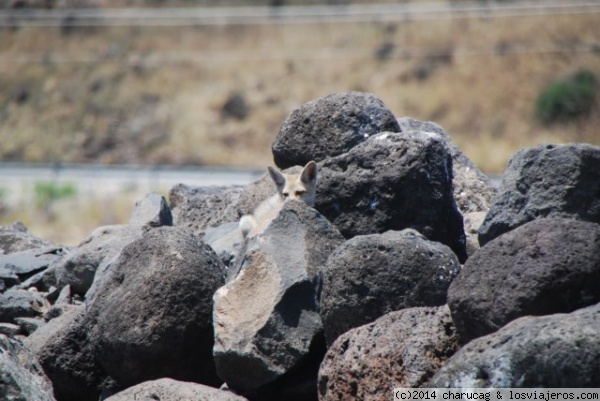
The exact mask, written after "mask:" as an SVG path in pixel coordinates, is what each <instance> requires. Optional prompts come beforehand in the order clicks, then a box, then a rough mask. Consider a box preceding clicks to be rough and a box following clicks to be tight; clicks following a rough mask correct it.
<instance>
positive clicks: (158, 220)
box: [129, 192, 173, 227]
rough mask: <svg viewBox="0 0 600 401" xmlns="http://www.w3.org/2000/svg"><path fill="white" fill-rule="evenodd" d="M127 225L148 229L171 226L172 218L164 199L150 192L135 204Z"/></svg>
mask: <svg viewBox="0 0 600 401" xmlns="http://www.w3.org/2000/svg"><path fill="white" fill-rule="evenodd" d="M129 224H130V225H140V226H143V225H148V226H150V227H161V226H172V225H173V216H172V215H171V209H170V208H169V205H168V204H167V201H166V199H165V198H164V197H163V196H161V195H159V194H158V193H156V192H151V193H149V194H147V195H146V196H145V197H144V198H143V199H141V200H139V201H138V202H136V204H135V209H133V213H132V214H131V216H130V218H129Z"/></svg>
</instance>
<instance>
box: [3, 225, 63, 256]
mask: <svg viewBox="0 0 600 401" xmlns="http://www.w3.org/2000/svg"><path fill="white" fill-rule="evenodd" d="M52 247H56V246H55V245H54V244H53V243H52V242H50V241H47V240H44V239H42V238H39V237H37V236H35V235H33V234H31V233H30V232H29V230H27V227H25V226H24V225H23V223H21V222H16V223H14V224H12V225H10V226H0V255H1V254H9V253H13V252H19V251H26V250H29V249H35V248H52Z"/></svg>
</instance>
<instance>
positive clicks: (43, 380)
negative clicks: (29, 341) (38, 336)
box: [0, 334, 55, 401]
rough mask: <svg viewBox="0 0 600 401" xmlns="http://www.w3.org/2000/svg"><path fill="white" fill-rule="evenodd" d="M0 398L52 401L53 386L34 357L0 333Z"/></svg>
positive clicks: (18, 400)
mask: <svg viewBox="0 0 600 401" xmlns="http://www.w3.org/2000/svg"><path fill="white" fill-rule="evenodd" d="M0 399H1V400H3V401H29V400H31V401H33V400H35V401H55V399H54V395H53V392H52V383H51V382H50V380H48V377H46V375H45V374H44V371H43V370H42V367H41V366H40V364H39V363H38V362H37V360H36V359H35V357H34V355H33V354H32V353H31V352H30V351H29V350H28V349H27V348H25V347H24V346H23V344H21V343H20V342H19V341H16V340H14V339H12V338H8V337H6V336H5V335H2V334H0Z"/></svg>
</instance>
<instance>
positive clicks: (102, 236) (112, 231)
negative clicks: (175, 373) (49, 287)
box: [53, 225, 144, 299]
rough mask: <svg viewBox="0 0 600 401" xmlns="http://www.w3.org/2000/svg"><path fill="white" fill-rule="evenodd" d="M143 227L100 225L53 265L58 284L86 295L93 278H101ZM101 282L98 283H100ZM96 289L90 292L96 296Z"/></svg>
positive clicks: (140, 234) (138, 235)
mask: <svg viewBox="0 0 600 401" xmlns="http://www.w3.org/2000/svg"><path fill="white" fill-rule="evenodd" d="M143 231H144V229H143V228H142V227H141V226H130V225H114V226H104V227H99V228H97V229H95V230H94V232H93V233H92V234H91V235H90V236H89V237H88V238H87V239H86V240H85V241H83V242H82V243H81V244H80V245H79V246H78V247H77V248H74V249H72V250H71V252H69V253H68V254H67V255H66V256H65V257H64V258H63V259H62V260H61V261H59V262H58V263H57V264H56V265H54V266H53V270H54V277H55V279H56V284H55V285H56V286H57V287H59V288H62V287H64V286H66V285H70V286H71V290H72V291H73V293H76V294H79V295H86V293H87V292H88V290H90V288H91V287H92V284H93V283H94V281H101V279H102V276H103V274H104V271H105V270H106V268H107V266H108V264H109V262H110V261H111V260H112V259H113V258H114V257H115V256H117V255H118V254H119V252H121V250H122V249H123V248H124V247H125V246H126V245H127V244H130V243H131V242H133V241H134V240H136V239H138V238H140V237H141V236H142V232H143ZM97 285H98V284H96V286H97ZM94 291H95V290H93V291H91V292H90V293H89V294H87V298H88V299H90V298H91V297H93V293H94Z"/></svg>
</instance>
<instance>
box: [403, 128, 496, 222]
mask: <svg viewBox="0 0 600 401" xmlns="http://www.w3.org/2000/svg"><path fill="white" fill-rule="evenodd" d="M398 125H399V126H400V130H401V131H402V132H403V133H409V132H414V131H417V132H427V133H430V134H434V135H436V136H437V137H438V138H440V139H442V140H443V141H444V142H445V143H446V146H447V147H448V149H449V151H450V154H451V155H452V173H453V174H452V175H453V180H452V182H453V188H454V199H455V200H456V205H457V206H458V209H459V210H460V211H461V213H463V214H465V213H472V212H483V211H485V212H487V211H488V209H489V208H490V206H491V205H492V202H493V201H494V196H495V195H496V190H495V188H494V186H493V185H492V183H491V181H490V179H489V177H488V176H487V175H485V174H483V173H482V172H481V171H480V170H479V169H478V168H477V166H476V165H475V163H473V162H472V161H471V160H470V159H469V158H468V157H467V156H466V155H465V154H464V153H463V152H462V151H461V150H460V149H459V148H458V146H456V145H455V144H454V142H452V139H451V138H450V135H449V134H448V133H447V132H446V131H445V130H444V129H443V128H442V127H441V126H439V125H438V124H436V123H433V122H430V121H427V122H425V121H419V120H415V119H413V118H410V117H401V118H398Z"/></svg>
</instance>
